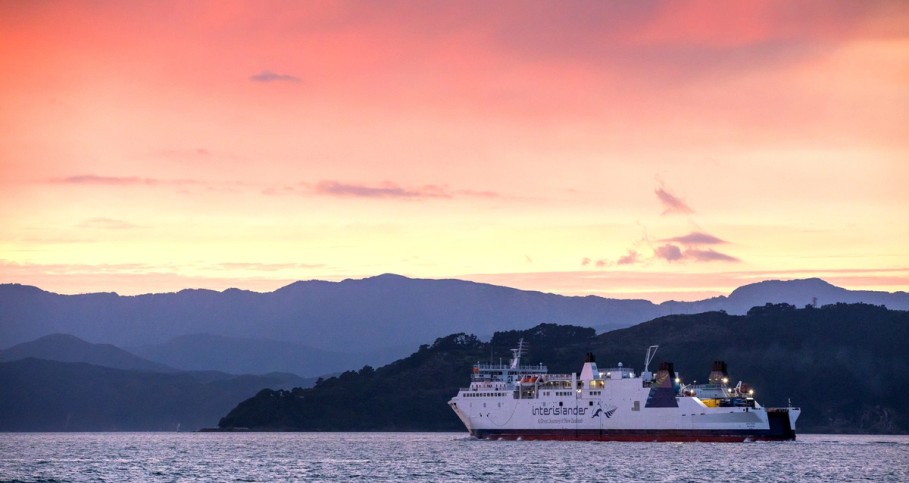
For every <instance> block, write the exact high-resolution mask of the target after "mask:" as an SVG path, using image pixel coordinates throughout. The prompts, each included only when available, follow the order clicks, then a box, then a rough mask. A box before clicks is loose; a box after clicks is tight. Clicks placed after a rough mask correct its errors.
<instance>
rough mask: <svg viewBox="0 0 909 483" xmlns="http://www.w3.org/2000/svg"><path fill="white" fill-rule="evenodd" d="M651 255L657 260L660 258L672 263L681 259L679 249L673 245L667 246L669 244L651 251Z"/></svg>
mask: <svg viewBox="0 0 909 483" xmlns="http://www.w3.org/2000/svg"><path fill="white" fill-rule="evenodd" d="M653 254H654V255H655V256H656V257H657V258H662V259H663V260H666V261H667V262H674V261H676V260H681V259H682V257H683V255H682V250H681V249H680V248H679V247H677V246H675V245H669V244H667V245H663V246H661V247H657V248H656V249H655V250H654V251H653Z"/></svg>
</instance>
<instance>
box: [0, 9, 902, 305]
mask: <svg viewBox="0 0 909 483" xmlns="http://www.w3.org/2000/svg"><path fill="white" fill-rule="evenodd" d="M0 69H2V72H3V73H4V75H3V76H0V94H2V95H0V283H24V284H29V285H36V286H39V287H41V288H43V289H46V290H50V291H55V292H59V293H85V292H95V291H116V292H118V293H121V294H139V293H148V292H169V291H176V290H180V289H183V288H210V289H217V290H223V289H225V288H229V287H237V288H242V289H249V290H257V291H269V290H274V289H276V288H278V287H280V286H283V285H286V284H287V283H290V282H292V281H295V280H308V279H324V280H342V279H345V278H362V277H368V276H372V275H378V274H381V273H388V272H391V273H398V274H402V275H406V276H411V277H420V278H461V279H467V280H475V281H480V282H489V283H495V284H501V285H507V286H512V287H516V288H521V289H531V290H541V291H546V292H555V293H562V294H579V295H586V294H593V295H602V296H607V297H619V298H647V299H651V300H654V301H663V300H668V299H676V300H695V299H700V298H704V297H708V296H713V295H718V294H726V293H728V292H729V291H731V290H732V289H734V288H735V287H737V286H740V285H743V284H746V283H751V282H756V281H760V280H765V279H792V278H805V277H821V278H824V279H825V280H827V281H830V282H831V283H834V284H837V285H841V286H844V287H846V288H850V289H870V290H886V291H896V290H903V291H906V290H909V250H907V247H909V3H907V2H899V1H888V2H876V1H866V2H827V1H791V0H786V1H766V2H750V1H746V2H737V1H732V2H722V3H719V4H718V3H716V2H706V1H672V2H654V1H633V2H632V1H551V2H540V1H513V2H508V1H505V2H486V1H458V2H453V1H446V2H442V1H424V2H393V1H376V2H334V1H319V2H294V1H287V2H283V1H277V2H276V1H256V2H230V1H228V2H193V1H190V2H168V1H163V2H151V1H148V2H146V1H136V2H132V1H131V2H119V1H100V2H99V1H91V2H89V1H72V2H53V1H34V2H2V3H0Z"/></svg>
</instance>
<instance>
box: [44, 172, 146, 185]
mask: <svg viewBox="0 0 909 483" xmlns="http://www.w3.org/2000/svg"><path fill="white" fill-rule="evenodd" d="M50 181H51V182H52V183H59V184H87V185H110V186H129V185H143V184H144V185H155V184H159V183H160V182H161V181H160V180H157V179H154V178H140V177H138V176H98V175H95V174H80V175H76V176H67V177H65V178H53V179H51V180H50Z"/></svg>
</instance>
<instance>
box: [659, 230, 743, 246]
mask: <svg viewBox="0 0 909 483" xmlns="http://www.w3.org/2000/svg"><path fill="white" fill-rule="evenodd" d="M660 241H663V242H675V243H682V244H684V245H717V244H723V243H728V242H727V241H726V240H722V239H720V238H717V237H715V236H713V235H710V234H707V233H703V232H697V231H693V232H691V233H689V234H687V235H683V236H677V237H673V238H664V239H662V240H660Z"/></svg>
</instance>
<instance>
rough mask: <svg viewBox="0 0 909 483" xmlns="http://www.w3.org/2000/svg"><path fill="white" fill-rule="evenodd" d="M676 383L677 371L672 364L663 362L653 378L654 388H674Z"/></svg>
mask: <svg viewBox="0 0 909 483" xmlns="http://www.w3.org/2000/svg"><path fill="white" fill-rule="evenodd" d="M674 383H675V370H674V368H673V365H672V363H671V362H661V363H660V369H659V370H658V371H657V373H656V377H654V378H653V387H672V386H673V384H674Z"/></svg>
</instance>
